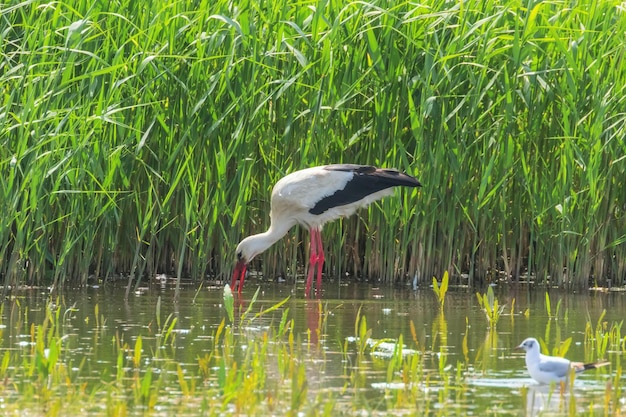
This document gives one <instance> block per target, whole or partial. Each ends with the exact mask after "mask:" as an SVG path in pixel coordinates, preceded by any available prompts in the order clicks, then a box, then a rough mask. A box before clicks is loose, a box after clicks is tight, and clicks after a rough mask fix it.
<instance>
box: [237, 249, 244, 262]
mask: <svg viewBox="0 0 626 417" xmlns="http://www.w3.org/2000/svg"><path fill="white" fill-rule="evenodd" d="M242 257H243V252H241V251H239V252H237V259H239V260H241V258H242Z"/></svg>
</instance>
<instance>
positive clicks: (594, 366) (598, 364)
mask: <svg viewBox="0 0 626 417" xmlns="http://www.w3.org/2000/svg"><path fill="white" fill-rule="evenodd" d="M610 364H611V362H608V361H600V362H595V363H575V364H574V369H576V372H583V371H587V370H589V369H597V368H601V367H603V366H607V365H610Z"/></svg>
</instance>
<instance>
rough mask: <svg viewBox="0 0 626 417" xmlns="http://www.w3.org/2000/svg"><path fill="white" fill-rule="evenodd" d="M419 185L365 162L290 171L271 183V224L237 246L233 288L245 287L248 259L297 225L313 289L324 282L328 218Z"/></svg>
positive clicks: (333, 217)
mask: <svg viewBox="0 0 626 417" xmlns="http://www.w3.org/2000/svg"><path fill="white" fill-rule="evenodd" d="M397 186H405V187H420V186H421V184H420V182H419V181H418V180H416V179H415V178H413V177H411V176H410V175H407V174H404V173H402V172H399V171H397V170H395V169H385V168H376V167H374V166H369V165H353V164H335V165H323V166H318V167H313V168H307V169H303V170H300V171H296V172H293V173H291V174H289V175H287V176H285V177H283V178H282V179H281V180H280V181H278V182H277V183H276V185H274V189H273V190H272V200H271V211H270V218H271V224H270V228H269V229H268V230H267V231H266V232H263V233H259V234H256V235H253V236H248V237H247V238H245V239H244V240H242V241H241V242H239V245H237V250H236V253H237V264H236V265H235V270H234V272H233V277H232V281H231V288H232V289H233V290H234V289H235V285H236V284H238V285H239V288H238V290H239V292H241V289H242V288H243V282H244V278H245V274H246V268H247V264H248V262H250V261H251V260H252V258H254V257H255V256H256V255H258V254H260V253H262V252H263V251H265V250H266V249H267V248H269V247H270V246H272V245H273V244H274V243H275V242H276V241H278V240H279V239H280V238H282V237H283V236H284V235H285V234H286V233H287V232H288V231H289V229H291V228H292V227H293V226H295V225H296V224H300V225H303V226H305V227H306V228H308V229H309V232H310V235H311V245H310V248H311V249H310V258H309V267H308V274H307V280H306V287H305V295H306V296H308V295H309V292H310V290H311V283H312V280H313V272H314V270H315V269H317V289H318V291H319V290H321V286H322V265H323V264H324V248H323V246H322V236H321V234H320V231H321V230H322V226H323V225H324V224H325V223H326V222H329V221H331V220H335V219H338V218H340V217H345V216H350V215H351V214H353V213H354V212H355V211H356V210H357V209H358V208H360V207H366V206H368V205H369V204H370V203H372V202H373V201H376V200H379V199H381V198H383V197H385V196H388V195H391V194H393V187H397Z"/></svg>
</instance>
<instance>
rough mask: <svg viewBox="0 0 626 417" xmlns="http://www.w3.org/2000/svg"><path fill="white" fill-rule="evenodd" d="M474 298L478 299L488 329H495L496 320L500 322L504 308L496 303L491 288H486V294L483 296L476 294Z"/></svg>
mask: <svg viewBox="0 0 626 417" xmlns="http://www.w3.org/2000/svg"><path fill="white" fill-rule="evenodd" d="M476 298H477V299H478V304H479V305H480V308H482V309H483V311H484V312H485V315H486V316H487V321H488V322H489V327H491V328H495V327H496V325H497V324H498V320H500V316H501V315H502V312H503V311H504V307H505V306H504V305H500V304H499V303H498V299H497V298H496V296H495V295H494V293H493V288H492V287H491V286H489V287H488V288H487V292H486V293H484V294H480V293H478V292H477V293H476Z"/></svg>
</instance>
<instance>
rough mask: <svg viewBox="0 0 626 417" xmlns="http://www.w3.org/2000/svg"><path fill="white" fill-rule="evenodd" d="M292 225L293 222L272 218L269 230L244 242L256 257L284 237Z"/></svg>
mask: <svg viewBox="0 0 626 417" xmlns="http://www.w3.org/2000/svg"><path fill="white" fill-rule="evenodd" d="M294 225H295V222H294V221H285V220H283V219H276V218H274V217H273V216H272V223H271V224H270V227H269V229H267V230H266V231H265V232H263V233H259V234H256V235H252V236H249V237H247V238H246V239H245V240H247V241H249V244H250V245H251V246H253V248H254V250H253V252H254V255H258V254H259V253H262V252H265V250H267V249H268V248H269V247H270V246H272V245H273V244H274V243H276V242H277V241H278V240H279V239H280V238H282V237H283V236H285V235H286V234H287V232H288V231H289V229H291V228H292V227H293V226H294ZM249 260H250V259H248V261H249Z"/></svg>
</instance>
